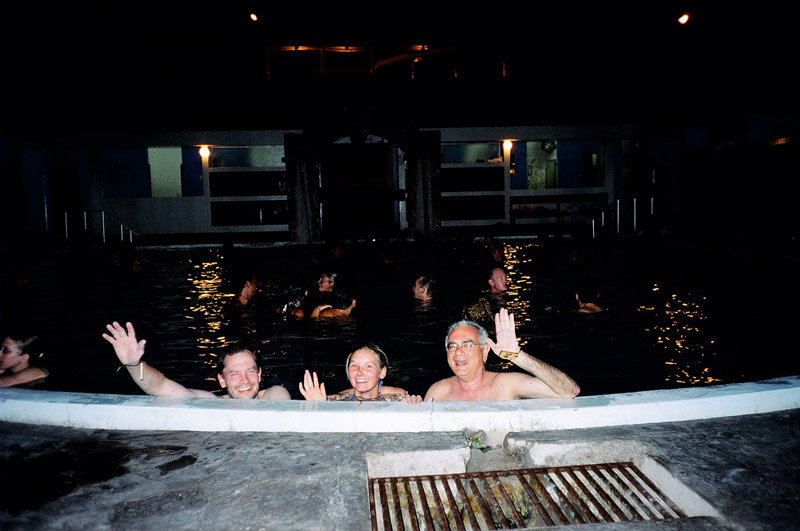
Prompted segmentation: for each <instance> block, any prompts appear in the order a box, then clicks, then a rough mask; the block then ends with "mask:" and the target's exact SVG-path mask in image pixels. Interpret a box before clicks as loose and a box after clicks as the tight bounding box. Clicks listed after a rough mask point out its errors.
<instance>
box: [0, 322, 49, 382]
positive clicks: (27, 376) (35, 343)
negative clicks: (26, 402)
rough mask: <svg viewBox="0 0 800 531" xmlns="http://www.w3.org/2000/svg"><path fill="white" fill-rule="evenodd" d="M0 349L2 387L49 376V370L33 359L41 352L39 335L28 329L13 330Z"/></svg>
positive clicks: (35, 380) (39, 379)
mask: <svg viewBox="0 0 800 531" xmlns="http://www.w3.org/2000/svg"><path fill="white" fill-rule="evenodd" d="M9 332H10V334H11V335H8V336H6V337H5V339H4V340H3V346H2V349H1V350H0V387H12V386H15V385H23V384H29V383H32V382H38V381H42V380H44V379H45V378H47V371H45V370H44V369H42V368H40V367H35V366H33V364H32V361H33V360H35V359H38V358H39V357H40V356H41V355H42V354H41V348H40V345H39V338H38V336H35V335H31V334H30V332H28V331H26V330H12V331H9Z"/></svg>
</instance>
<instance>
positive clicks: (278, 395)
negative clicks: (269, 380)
mask: <svg viewBox="0 0 800 531" xmlns="http://www.w3.org/2000/svg"><path fill="white" fill-rule="evenodd" d="M258 398H259V399H260V400H291V398H292V397H291V396H289V391H287V390H286V388H285V387H282V386H280V385H273V386H272V387H270V388H268V389H262V390H261V391H259V392H258Z"/></svg>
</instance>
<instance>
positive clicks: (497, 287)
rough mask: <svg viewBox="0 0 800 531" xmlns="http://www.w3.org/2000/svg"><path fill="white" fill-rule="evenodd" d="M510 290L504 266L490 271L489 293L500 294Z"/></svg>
mask: <svg viewBox="0 0 800 531" xmlns="http://www.w3.org/2000/svg"><path fill="white" fill-rule="evenodd" d="M506 291H508V275H506V272H505V270H504V269H503V268H502V267H495V268H493V269H492V270H491V271H489V293H491V294H492V295H500V294H503V293H505V292H506Z"/></svg>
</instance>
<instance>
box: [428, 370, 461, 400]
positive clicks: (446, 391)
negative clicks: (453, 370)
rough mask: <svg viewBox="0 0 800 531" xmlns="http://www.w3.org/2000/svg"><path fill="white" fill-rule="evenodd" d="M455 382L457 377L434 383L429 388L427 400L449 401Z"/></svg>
mask: <svg viewBox="0 0 800 531" xmlns="http://www.w3.org/2000/svg"><path fill="white" fill-rule="evenodd" d="M453 380H455V376H451V377H449V378H444V379H443V380H439V381H438V382H434V383H433V384H432V385H431V386H430V387H429V388H428V392H427V393H425V400H426V401H428V400H431V399H434V400H447V397H449V396H450V391H451V389H452V387H453Z"/></svg>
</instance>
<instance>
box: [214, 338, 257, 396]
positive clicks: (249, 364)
mask: <svg viewBox="0 0 800 531" xmlns="http://www.w3.org/2000/svg"><path fill="white" fill-rule="evenodd" d="M217 380H219V385H220V387H224V388H226V389H227V390H228V396H230V397H231V398H245V399H247V398H255V397H256V395H258V391H259V386H260V384H261V367H259V366H258V358H257V357H256V355H255V354H254V353H253V351H252V350H250V349H248V348H247V347H245V346H244V345H242V344H239V343H237V344H234V345H231V346H229V347H227V348H225V350H223V351H222V352H221V353H220V354H219V359H218V360H217Z"/></svg>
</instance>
